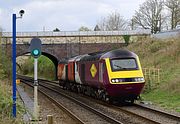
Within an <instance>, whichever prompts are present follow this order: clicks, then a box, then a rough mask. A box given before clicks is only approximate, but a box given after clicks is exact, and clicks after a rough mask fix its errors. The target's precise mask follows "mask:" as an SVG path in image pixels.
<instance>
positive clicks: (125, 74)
mask: <svg viewBox="0 0 180 124" xmlns="http://www.w3.org/2000/svg"><path fill="white" fill-rule="evenodd" d="M105 61H106V67H107V72H108V76H109V82H110V84H132V83H144V82H145V81H144V76H143V72H142V68H141V65H140V61H139V58H138V57H137V58H136V62H137V66H138V69H136V70H121V71H112V68H111V64H110V59H109V58H107V59H105ZM129 78H137V80H134V81H133V80H132V81H129V82H125V81H122V82H121V81H115V82H112V79H115V80H116V79H129ZM138 78H141V79H140V80H138Z"/></svg>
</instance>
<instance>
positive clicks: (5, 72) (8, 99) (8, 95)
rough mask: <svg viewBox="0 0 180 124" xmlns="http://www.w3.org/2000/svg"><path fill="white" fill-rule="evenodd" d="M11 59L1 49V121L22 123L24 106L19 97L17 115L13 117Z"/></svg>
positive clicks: (3, 122)
mask: <svg viewBox="0 0 180 124" xmlns="http://www.w3.org/2000/svg"><path fill="white" fill-rule="evenodd" d="M11 72H12V68H11V61H10V59H9V57H7V56H6V54H2V49H0V123H1V124H21V123H23V121H22V119H21V118H22V115H23V113H24V108H23V105H22V103H21V100H20V99H19V97H18V98H17V102H16V105H17V117H16V118H13V117H12V105H13V102H12V90H11V89H12V86H11V79H12V78H11V74H12V73H11Z"/></svg>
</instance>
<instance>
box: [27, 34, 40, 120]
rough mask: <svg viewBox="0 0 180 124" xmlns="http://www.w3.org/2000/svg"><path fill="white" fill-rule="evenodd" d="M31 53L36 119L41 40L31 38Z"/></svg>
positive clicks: (35, 114) (35, 115)
mask: <svg viewBox="0 0 180 124" xmlns="http://www.w3.org/2000/svg"><path fill="white" fill-rule="evenodd" d="M29 50H30V52H31V55H32V56H33V57H34V120H35V121H38V118H39V116H38V75H37V72H38V67H37V66H38V58H39V57H40V55H41V40H40V39H39V38H33V39H32V40H31V44H30V47H29Z"/></svg>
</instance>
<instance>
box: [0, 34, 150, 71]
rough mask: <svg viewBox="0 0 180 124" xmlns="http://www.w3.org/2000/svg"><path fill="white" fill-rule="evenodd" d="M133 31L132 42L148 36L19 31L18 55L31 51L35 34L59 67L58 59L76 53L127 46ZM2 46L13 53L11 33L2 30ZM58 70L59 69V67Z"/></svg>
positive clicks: (46, 54) (43, 49) (45, 51)
mask: <svg viewBox="0 0 180 124" xmlns="http://www.w3.org/2000/svg"><path fill="white" fill-rule="evenodd" d="M127 35H131V37H130V42H134V41H137V40H138V39H137V36H141V37H144V36H145V37H146V36H149V35H150V33H149V31H144V32H137V31H131V32H127V31H126V32H125V31H124V32H123V31H104V32H102V31H90V32H23V33H17V39H16V43H17V46H16V50H17V54H16V55H17V57H18V56H22V55H25V54H27V53H29V50H28V48H29V43H30V41H31V39H32V38H33V37H38V38H40V39H41V41H42V55H44V56H46V57H48V58H49V59H50V60H51V61H52V62H53V63H54V65H55V67H57V64H58V61H59V60H60V59H62V58H68V57H72V56H75V55H80V54H86V53H91V52H97V51H104V50H111V49H117V48H121V47H122V46H125V45H126V44H125V41H124V38H123V36H127ZM1 41H2V43H3V46H5V47H6V48H7V50H9V51H8V52H9V54H11V43H12V33H7V32H3V33H2V40H1ZM56 71H57V70H56Z"/></svg>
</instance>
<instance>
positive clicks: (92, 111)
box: [22, 79, 123, 124]
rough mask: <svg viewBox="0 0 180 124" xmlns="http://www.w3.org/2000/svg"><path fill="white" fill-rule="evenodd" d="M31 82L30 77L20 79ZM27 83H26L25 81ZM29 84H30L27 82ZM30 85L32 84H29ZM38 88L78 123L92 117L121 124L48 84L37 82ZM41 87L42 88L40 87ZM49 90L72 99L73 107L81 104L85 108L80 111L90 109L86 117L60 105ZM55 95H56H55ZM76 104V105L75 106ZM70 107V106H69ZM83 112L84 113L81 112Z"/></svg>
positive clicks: (97, 120)
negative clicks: (83, 117) (81, 116)
mask: <svg viewBox="0 0 180 124" xmlns="http://www.w3.org/2000/svg"><path fill="white" fill-rule="evenodd" d="M27 81H28V82H32V81H33V80H32V79H22V82H23V83H26V82H27ZM26 84H28V83H26ZM28 85H30V84H28ZM31 86H32V85H31ZM39 86H40V88H39V91H40V92H41V93H42V94H44V95H45V96H46V97H48V98H49V99H50V100H51V101H52V102H53V103H55V104H56V105H57V106H58V107H60V108H61V109H63V110H64V111H65V112H66V113H67V114H68V115H70V117H72V118H73V119H75V120H76V121H77V122H78V123H81V124H85V123H92V122H91V120H92V119H95V120H94V121H96V122H97V123H100V124H101V123H110V124H111V123H113V124H123V123H122V122H120V121H118V120H116V119H114V118H112V117H110V116H108V115H106V114H104V113H102V112H101V111H98V110H96V109H94V108H92V107H91V106H88V105H86V104H84V103H82V102H80V101H78V100H76V99H75V98H73V97H71V96H68V95H66V94H63V93H60V92H57V91H56V90H53V89H51V88H49V87H48V86H45V85H42V84H39ZM42 87H43V88H42ZM50 92H54V93H55V94H58V95H60V96H61V98H62V96H63V97H65V98H66V99H68V100H70V101H72V102H73V103H72V104H74V103H75V104H76V105H74V108H78V109H79V106H81V107H82V108H83V109H86V110H83V109H82V110H81V112H82V113H83V112H84V111H85V112H86V111H87V110H88V111H90V112H86V115H87V113H88V116H87V118H86V119H82V118H80V117H79V116H78V115H77V114H76V113H74V112H72V111H71V110H70V108H69V107H66V106H64V105H62V103H60V102H59V101H58V100H56V99H55V98H53V97H52V96H51V95H49V94H50ZM55 96H57V95H55ZM77 106H78V107H77ZM71 109H72V107H71ZM83 114H84V113H83ZM88 118H90V121H89V120H88Z"/></svg>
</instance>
